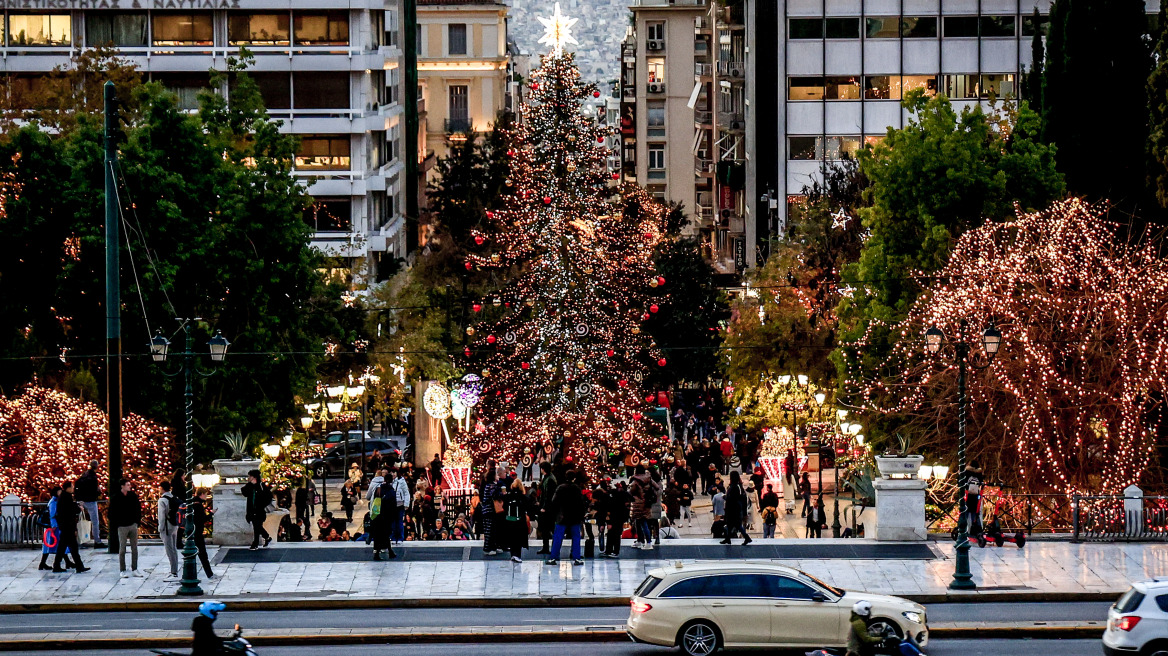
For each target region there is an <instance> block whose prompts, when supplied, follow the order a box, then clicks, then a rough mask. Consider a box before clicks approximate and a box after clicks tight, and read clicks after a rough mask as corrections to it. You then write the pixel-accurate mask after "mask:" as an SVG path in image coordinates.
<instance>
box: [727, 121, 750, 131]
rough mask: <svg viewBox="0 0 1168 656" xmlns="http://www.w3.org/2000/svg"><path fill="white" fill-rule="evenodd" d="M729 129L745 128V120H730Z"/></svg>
mask: <svg viewBox="0 0 1168 656" xmlns="http://www.w3.org/2000/svg"><path fill="white" fill-rule="evenodd" d="M730 129H731V130H745V129H746V122H745V121H730Z"/></svg>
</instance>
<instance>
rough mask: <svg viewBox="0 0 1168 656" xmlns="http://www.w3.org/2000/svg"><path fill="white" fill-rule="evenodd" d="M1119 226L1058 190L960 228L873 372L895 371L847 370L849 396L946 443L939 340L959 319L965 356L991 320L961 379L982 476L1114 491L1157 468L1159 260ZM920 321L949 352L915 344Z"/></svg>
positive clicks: (1166, 367)
mask: <svg viewBox="0 0 1168 656" xmlns="http://www.w3.org/2000/svg"><path fill="white" fill-rule="evenodd" d="M1118 231H1119V227H1118V226H1117V225H1116V224H1114V223H1112V222H1110V221H1107V220H1105V219H1103V218H1102V211H1101V210H1100V209H1099V208H1097V207H1092V206H1090V205H1087V204H1085V203H1083V202H1082V201H1080V200H1077V199H1071V200H1067V201H1062V202H1058V203H1055V204H1053V205H1052V206H1051V207H1050V208H1049V209H1048V210H1045V211H1043V212H1038V213H1034V214H1021V215H1019V217H1018V219H1017V220H1016V221H1014V222H1011V223H1004V224H989V225H986V226H985V227H982V228H979V229H977V230H972V231H970V232H968V233H966V234H965V235H963V236H962V237H961V238H960V239H959V240H958V242H957V245H956V247H955V248H954V250H953V254H952V256H951V257H950V259H949V262H948V264H946V266H945V267H944V268H943V269H942V270H941V271H940V272H939V273H938V274H937V277H936V279H935V281H934V282H933V284H932V285H931V287H929V288H928V289H927V290H926V293H925V294H924V295H922V296H921V297H920V298H919V299H918V300H917V302H916V303H914V305H913V307H912V309H911V311H910V312H909V315H908V317H907V318H906V319H905V321H903V322H902V323H900V324H898V325H897V326H895V327H894V332H895V334H899V335H900V342H899V343H898V345H897V347H896V349H895V350H894V352H893V354H892V355H891V356H890V357H889V358H888V359H887V360H886V361H885V362H884V363H883V364H882V365H881V367H880V370H881V371H894V372H897V373H896V375H893V376H890V377H888V378H885V379H883V380H876V381H872V380H866V381H865V380H856V377H855V376H853V377H852V381H853V384H855V385H857V388H858V393H859V394H858V395H859V397H861V398H863V399H864V400H865V401H866V402H867V404H868V405H870V406H871V407H872V409H875V410H878V411H880V412H884V413H899V414H902V415H906V416H909V417H914V418H915V419H917V422H916V423H918V424H919V426H920V429H921V431H922V433H924V434H925V435H926V436H929V437H931V438H932V440H933V444H934V445H935V446H936V450H937V451H940V452H942V453H944V452H947V451H951V449H953V448H954V447H953V445H954V444H955V442H956V431H957V427H956V398H957V390H956V378H957V365H956V364H954V361H953V358H952V353H951V349H952V344H953V342H954V341H956V340H957V339H959V335H960V331H961V327H960V325H961V321H962V320H966V321H967V322H968V326H967V328H966V329H965V341H966V342H967V343H969V345H970V352H971V357H974V358H981V357H982V344H981V335H982V333H983V331H984V330H985V329H986V327H987V326H989V325H991V324H993V325H995V326H996V327H997V329H998V330H1000V331H1001V333H1002V341H1001V348H1000V350H999V351H998V354H997V357H996V358H994V360H993V361H992V363H990V365H989V368H988V369H987V370H986V371H984V372H983V371H971V372H970V375H969V376H968V385H969V395H970V396H969V399H970V405H969V411H970V414H969V435H970V459H971V460H976V461H979V463H980V464H981V465H982V466H983V468H984V469H985V470H986V473H987V474H988V475H990V476H991V480H998V481H1000V482H1002V483H1004V484H1006V485H1010V486H1011V487H1013V488H1015V489H1020V490H1025V491H1030V492H1035V491H1042V490H1047V491H1050V490H1054V491H1058V492H1065V493H1070V492H1076V491H1077V492H1105V493H1110V494H1115V493H1118V492H1121V491H1122V490H1123V489H1124V487H1126V486H1128V485H1131V484H1133V483H1139V482H1140V481H1141V478H1142V477H1145V476H1146V475H1147V473H1148V472H1158V471H1160V468H1158V467H1155V466H1154V464H1153V458H1154V457H1155V453H1154V450H1153V449H1154V440H1155V436H1156V435H1158V434H1159V433H1160V431H1161V424H1162V422H1163V412H1164V410H1163V407H1162V405H1163V399H1164V395H1165V393H1166V392H1168V385H1166V381H1168V357H1165V353H1168V260H1164V259H1162V258H1161V257H1159V256H1158V254H1157V253H1156V250H1155V248H1156V247H1155V245H1154V244H1153V243H1148V242H1145V243H1144V244H1140V245H1128V244H1124V243H1123V242H1122V241H1120V239H1119V238H1118V237H1117V235H1118V234H1119V233H1118ZM932 326H936V327H937V328H939V329H940V330H941V331H942V332H943V333H944V335H945V340H946V341H945V345H944V347H943V348H945V349H946V350H949V351H950V354H949V356H947V357H943V358H935V357H930V356H928V355H927V354H926V349H925V343H924V339H923V335H924V333H925V331H926V330H927V329H928V328H930V327H932ZM850 347H855V348H858V349H859V350H860V351H862V350H863V348H864V344H863V342H862V341H861V343H858V344H854V345H850ZM938 428H939V429H940V430H938ZM930 433H931V435H929V434H930ZM926 443H927V442H924V441H918V442H917V446H921V445H922V444H926Z"/></svg>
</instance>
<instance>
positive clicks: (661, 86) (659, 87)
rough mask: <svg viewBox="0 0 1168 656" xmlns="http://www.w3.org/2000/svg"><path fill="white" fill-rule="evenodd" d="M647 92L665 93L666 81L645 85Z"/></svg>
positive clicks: (651, 93)
mask: <svg viewBox="0 0 1168 656" xmlns="http://www.w3.org/2000/svg"><path fill="white" fill-rule="evenodd" d="M645 93H648V94H650V95H653V94H657V95H660V94H663V93H665V83H664V82H650V83H649V84H646V85H645Z"/></svg>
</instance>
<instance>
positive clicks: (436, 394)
mask: <svg viewBox="0 0 1168 656" xmlns="http://www.w3.org/2000/svg"><path fill="white" fill-rule="evenodd" d="M422 407H424V408H425V409H426V412H427V413H429V415H430V416H431V417H433V418H435V419H439V420H441V419H446V418H447V417H449V416H450V390H448V389H446V386H445V385H441V384H436V385H431V386H430V387H427V388H426V392H425V393H424V394H423V395H422Z"/></svg>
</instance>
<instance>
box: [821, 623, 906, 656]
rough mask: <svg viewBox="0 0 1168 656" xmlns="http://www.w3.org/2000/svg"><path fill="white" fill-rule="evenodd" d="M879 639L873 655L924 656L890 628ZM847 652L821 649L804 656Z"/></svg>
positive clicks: (837, 655) (835, 648) (824, 655)
mask: <svg viewBox="0 0 1168 656" xmlns="http://www.w3.org/2000/svg"><path fill="white" fill-rule="evenodd" d="M880 637H881V638H882V640H881V641H880V643H879V644H877V645H876V646H875V647H874V648H873V650H872V653H874V654H883V655H885V656H925V654H924V652H922V651H921V650H920V648H919V647H917V645H916V643H914V642H913V641H912V639H911V638H909V637H907V636H906V637H904V638H899V637H897V635H896V631H894V630H893V629H892V627H887V628H885V630H884V633H883V635H882V636H880ZM847 652H848V650H847V649H840V648H837V647H824V648H823V649H816V650H815V651H809V652H807V654H806V656H845V654H847Z"/></svg>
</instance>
